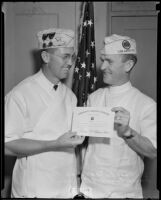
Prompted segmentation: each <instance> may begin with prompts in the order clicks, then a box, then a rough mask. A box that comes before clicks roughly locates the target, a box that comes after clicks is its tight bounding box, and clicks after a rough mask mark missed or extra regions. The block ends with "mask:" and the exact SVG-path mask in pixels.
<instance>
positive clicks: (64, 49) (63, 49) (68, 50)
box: [48, 47, 74, 54]
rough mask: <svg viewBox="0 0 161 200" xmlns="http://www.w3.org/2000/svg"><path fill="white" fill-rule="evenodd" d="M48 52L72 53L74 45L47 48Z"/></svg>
mask: <svg viewBox="0 0 161 200" xmlns="http://www.w3.org/2000/svg"><path fill="white" fill-rule="evenodd" d="M48 52H50V53H58V54H73V53H74V47H59V48H51V49H49V50H48Z"/></svg>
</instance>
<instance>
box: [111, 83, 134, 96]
mask: <svg viewBox="0 0 161 200" xmlns="http://www.w3.org/2000/svg"><path fill="white" fill-rule="evenodd" d="M107 88H108V91H109V93H110V94H120V93H123V92H126V91H128V90H129V89H131V88H132V85H131V82H130V81H128V82H126V83H124V84H122V85H119V86H113V87H112V86H110V87H107Z"/></svg>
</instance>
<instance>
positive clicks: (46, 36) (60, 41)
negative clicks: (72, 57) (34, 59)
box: [37, 28, 74, 49]
mask: <svg viewBox="0 0 161 200" xmlns="http://www.w3.org/2000/svg"><path fill="white" fill-rule="evenodd" d="M37 36H38V41H39V48H40V49H49V48H58V47H74V31H72V30H69V29H58V28H51V29H48V30H44V31H40V32H38V34H37Z"/></svg>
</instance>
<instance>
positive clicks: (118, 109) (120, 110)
mask: <svg viewBox="0 0 161 200" xmlns="http://www.w3.org/2000/svg"><path fill="white" fill-rule="evenodd" d="M111 111H113V112H125V113H129V111H127V110H126V109H125V108H123V107H114V108H112V109H111Z"/></svg>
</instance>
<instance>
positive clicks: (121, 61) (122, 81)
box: [80, 34, 156, 198]
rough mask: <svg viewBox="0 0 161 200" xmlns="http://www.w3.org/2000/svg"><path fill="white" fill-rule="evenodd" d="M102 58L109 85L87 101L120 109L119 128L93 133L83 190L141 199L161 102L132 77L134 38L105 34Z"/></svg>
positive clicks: (92, 195) (153, 152)
mask: <svg viewBox="0 0 161 200" xmlns="http://www.w3.org/2000/svg"><path fill="white" fill-rule="evenodd" d="M100 59H101V61H102V66H101V70H102V72H103V81H104V83H106V84H107V86H106V87H105V88H100V89H98V90H97V91H95V92H94V93H92V94H91V95H90V96H89V99H88V106H92V107H100V106H104V107H106V106H107V107H109V108H110V109H111V110H112V111H113V112H115V119H114V132H113V135H112V136H111V137H110V138H103V137H99V138H97V137H89V141H88V147H87V150H86V153H85V159H84V166H83V172H82V177H81V178H82V184H81V188H80V192H81V193H82V194H84V195H85V197H88V198H142V197H143V195H142V187H141V177H142V173H143V170H144V163H143V158H144V156H145V157H148V158H155V157H156V102H155V101H154V100H153V99H152V98H150V97H148V96H147V95H145V94H143V93H142V92H141V91H139V90H138V89H136V88H135V87H134V86H132V84H131V82H130V73H131V71H132V69H133V67H134V65H135V64H136V62H137V50H136V42H135V40H134V39H132V38H130V37H127V36H120V35H116V34H113V35H111V36H109V37H105V40H104V48H103V49H102V51H101V57H100ZM145 73H146V72H145ZM143 78H144V77H143ZM149 84H150V83H149ZM105 109H106V108H105Z"/></svg>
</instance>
